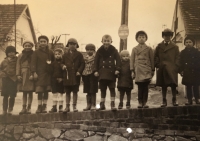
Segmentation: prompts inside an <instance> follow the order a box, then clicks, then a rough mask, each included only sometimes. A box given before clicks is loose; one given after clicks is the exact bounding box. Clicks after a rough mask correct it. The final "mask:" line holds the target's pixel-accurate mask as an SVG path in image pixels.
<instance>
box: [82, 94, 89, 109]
mask: <svg viewBox="0 0 200 141" xmlns="http://www.w3.org/2000/svg"><path fill="white" fill-rule="evenodd" d="M86 100H87V107H86V108H85V109H83V111H88V110H90V109H91V97H90V96H88V95H86Z"/></svg>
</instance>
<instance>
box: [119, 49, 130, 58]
mask: <svg viewBox="0 0 200 141" xmlns="http://www.w3.org/2000/svg"><path fill="white" fill-rule="evenodd" d="M124 55H128V56H130V54H129V52H128V50H122V51H121V52H120V56H121V57H122V56H124Z"/></svg>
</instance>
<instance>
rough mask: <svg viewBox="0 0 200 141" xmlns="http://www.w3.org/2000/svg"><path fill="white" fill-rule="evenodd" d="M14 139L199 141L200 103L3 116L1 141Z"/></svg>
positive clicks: (0, 128) (24, 140)
mask: <svg viewBox="0 0 200 141" xmlns="http://www.w3.org/2000/svg"><path fill="white" fill-rule="evenodd" d="M127 128H131V129H132V132H131V133H128V132H127ZM15 140H20V141H161V140H162V141H163V140H166V141H198V140H200V106H195V105H194V106H179V107H166V108H149V109H130V110H118V111H116V112H112V111H99V112H78V113H73V112H70V113H67V114H62V113H55V114H49V113H48V114H31V115H12V116H2V115H1V116H0V141H15Z"/></svg>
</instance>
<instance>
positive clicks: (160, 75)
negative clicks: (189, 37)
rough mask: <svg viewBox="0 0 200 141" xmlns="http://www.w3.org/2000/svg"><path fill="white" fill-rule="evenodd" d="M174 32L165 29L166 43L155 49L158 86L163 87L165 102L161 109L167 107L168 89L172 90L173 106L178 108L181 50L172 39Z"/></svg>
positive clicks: (164, 37) (163, 33)
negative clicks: (177, 89)
mask: <svg viewBox="0 0 200 141" xmlns="http://www.w3.org/2000/svg"><path fill="white" fill-rule="evenodd" d="M172 36H173V32H172V31H171V30H170V29H165V30H164V31H163V32H162V37H163V39H164V41H162V42H161V43H159V44H158V46H157V47H156V49H155V56H154V61H155V67H156V68H157V77H156V85H157V86H161V87H162V97H163V102H162V104H161V107H166V106H167V99H166V94H167V87H168V86H169V87H171V90H172V105H173V106H178V102H177V100H176V93H177V91H176V87H177V86H178V68H179V48H178V46H177V45H176V44H174V43H173V42H172V41H171V39H172Z"/></svg>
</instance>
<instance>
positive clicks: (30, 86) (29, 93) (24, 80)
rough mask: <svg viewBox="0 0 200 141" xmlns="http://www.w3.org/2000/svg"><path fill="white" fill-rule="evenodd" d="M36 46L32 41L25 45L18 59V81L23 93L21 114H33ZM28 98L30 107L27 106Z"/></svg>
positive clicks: (26, 42)
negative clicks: (33, 67)
mask: <svg viewBox="0 0 200 141" xmlns="http://www.w3.org/2000/svg"><path fill="white" fill-rule="evenodd" d="M33 46H34V44H33V43H32V42H31V41H25V42H24V43H23V48H24V50H23V51H22V53H21V54H20V55H19V56H18V59H17V71H16V75H17V79H18V82H19V83H18V84H19V91H21V92H23V103H22V110H21V112H20V113H19V114H31V104H32V100H33V91H34V82H33V80H32V78H33V76H32V74H31V70H30V63H31V57H32V55H33V50H32V48H33ZM27 97H28V106H27V105H26V104H27ZM26 106H27V107H26Z"/></svg>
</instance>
